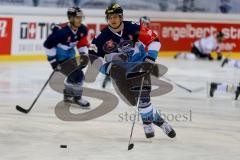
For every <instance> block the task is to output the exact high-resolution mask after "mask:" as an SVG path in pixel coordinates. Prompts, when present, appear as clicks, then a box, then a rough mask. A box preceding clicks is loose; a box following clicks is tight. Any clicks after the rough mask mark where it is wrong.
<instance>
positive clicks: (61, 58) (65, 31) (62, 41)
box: [44, 7, 90, 107]
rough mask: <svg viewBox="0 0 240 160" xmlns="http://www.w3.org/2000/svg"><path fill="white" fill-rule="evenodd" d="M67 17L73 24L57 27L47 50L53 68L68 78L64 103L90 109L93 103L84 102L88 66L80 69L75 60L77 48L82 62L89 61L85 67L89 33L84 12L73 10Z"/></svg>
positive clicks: (65, 83)
mask: <svg viewBox="0 0 240 160" xmlns="http://www.w3.org/2000/svg"><path fill="white" fill-rule="evenodd" d="M67 16H68V19H69V22H68V23H63V24H59V25H56V26H55V27H54V28H53V31H52V34H51V35H49V36H48V38H47V40H46V41H45V42H44V47H45V49H46V54H47V57H48V61H49V62H50V64H51V66H52V68H53V69H55V70H59V71H60V72H62V73H64V74H65V75H66V76H67V78H66V79H65V81H64V85H65V89H64V91H63V93H64V101H65V102H71V103H75V104H78V105H79V106H81V107H89V106H90V103H89V102H88V101H86V100H84V99H83V98H82V84H83V80H84V74H83V71H82V68H84V67H85V66H82V67H78V64H77V61H76V58H75V54H76V53H75V48H76V47H77V49H78V52H79V54H80V56H81V59H84V60H85V65H86V64H87V61H88V45H89V44H88V41H87V34H88V30H87V28H86V26H85V25H83V24H82V18H83V17H84V15H83V12H82V10H81V9H80V8H78V7H70V8H69V9H68V11H67ZM69 69H70V70H71V71H69ZM67 70H68V72H67Z"/></svg>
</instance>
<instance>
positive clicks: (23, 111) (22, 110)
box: [16, 105, 29, 114]
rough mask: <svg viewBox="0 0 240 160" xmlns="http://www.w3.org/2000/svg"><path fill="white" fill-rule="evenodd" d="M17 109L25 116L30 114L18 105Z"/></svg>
mask: <svg viewBox="0 0 240 160" xmlns="http://www.w3.org/2000/svg"><path fill="white" fill-rule="evenodd" d="M16 109H17V110H18V111H19V112H22V113H25V114H27V113H28V112H29V111H28V110H26V109H24V108H22V107H20V106H19V105H16Z"/></svg>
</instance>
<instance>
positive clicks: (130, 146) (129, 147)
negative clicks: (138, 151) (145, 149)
mask: <svg viewBox="0 0 240 160" xmlns="http://www.w3.org/2000/svg"><path fill="white" fill-rule="evenodd" d="M133 147H134V144H133V143H131V144H129V145H128V151H129V150H131V149H133Z"/></svg>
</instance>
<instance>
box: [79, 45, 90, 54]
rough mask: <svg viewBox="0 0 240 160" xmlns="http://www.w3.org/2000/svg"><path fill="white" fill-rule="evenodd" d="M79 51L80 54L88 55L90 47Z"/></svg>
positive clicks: (81, 48)
mask: <svg viewBox="0 0 240 160" xmlns="http://www.w3.org/2000/svg"><path fill="white" fill-rule="evenodd" d="M78 51H79V53H80V54H88V47H87V46H84V47H80V48H78Z"/></svg>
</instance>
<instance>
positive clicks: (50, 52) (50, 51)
mask: <svg viewBox="0 0 240 160" xmlns="http://www.w3.org/2000/svg"><path fill="white" fill-rule="evenodd" d="M45 52H46V54H47V56H50V57H54V56H56V54H57V50H56V48H51V49H48V48H45Z"/></svg>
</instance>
